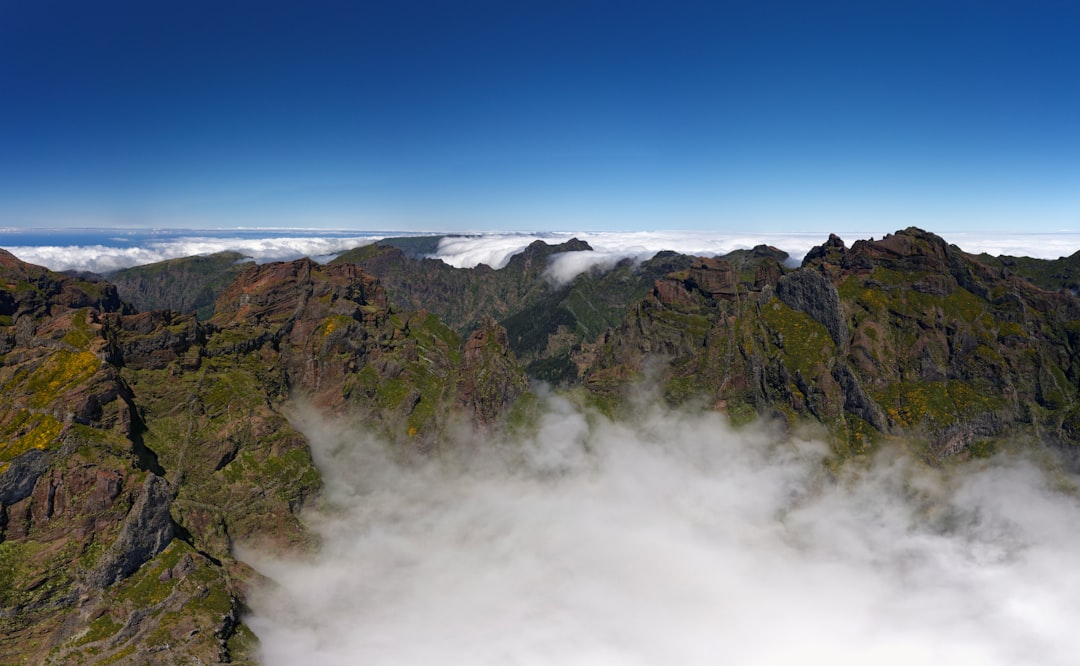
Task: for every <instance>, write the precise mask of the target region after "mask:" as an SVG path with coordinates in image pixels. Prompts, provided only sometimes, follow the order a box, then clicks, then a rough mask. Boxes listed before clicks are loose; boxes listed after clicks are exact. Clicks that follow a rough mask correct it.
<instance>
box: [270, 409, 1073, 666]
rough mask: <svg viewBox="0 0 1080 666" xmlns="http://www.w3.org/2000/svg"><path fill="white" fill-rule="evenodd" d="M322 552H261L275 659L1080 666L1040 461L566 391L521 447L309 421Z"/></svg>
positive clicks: (1068, 535) (1068, 578)
mask: <svg viewBox="0 0 1080 666" xmlns="http://www.w3.org/2000/svg"><path fill="white" fill-rule="evenodd" d="M299 425H300V426H301V427H302V428H303V429H304V430H305V431H306V432H307V433H308V434H309V436H310V437H311V439H312V444H313V448H314V453H315V456H316V460H317V462H318V463H319V465H320V467H321V468H322V469H323V471H324V474H325V477H326V481H327V499H328V501H329V504H330V505H331V508H328V509H326V510H324V512H323V513H322V514H320V515H311V516H309V518H310V520H311V524H312V525H313V527H314V529H316V530H317V531H318V532H319V534H320V535H321V536H322V538H323V540H324V541H323V546H322V548H321V550H320V552H319V553H318V554H317V555H316V556H314V557H313V558H312V559H311V560H310V561H303V562H285V561H276V560H272V559H259V558H258V557H256V556H255V555H254V554H252V555H251V557H252V558H253V561H254V562H255V563H256V566H257V568H259V569H260V570H261V571H262V572H264V573H265V574H267V575H269V576H270V577H271V578H272V579H273V580H274V581H275V582H276V585H275V586H271V587H269V588H266V589H263V590H262V591H261V592H258V593H257V594H256V595H255V596H254V598H253V599H252V605H253V608H254V616H253V617H251V618H249V622H250V624H251V626H252V627H253V629H254V630H255V631H256V633H257V634H258V635H259V637H260V639H261V641H262V652H263V654H262V658H263V662H264V663H265V664H267V665H268V666H275V665H279V664H281V665H285V664H288V665H291V664H298V663H303V664H328V665H338V664H341V665H344V664H368V665H391V664H392V665H394V666H412V665H430V664H470V665H471V666H486V665H492V666H494V665H500V666H501V665H504V664H518V665H523V666H528V665H533V664H537V665H539V664H558V665H560V666H562V665H567V664H570V665H574V664H580V665H583V666H584V665H588V666H603V665H607V664H613V665H620V666H621V665H653V664H655V665H657V666H666V665H668V664H680V665H695V664H702V665H706V664H707V665H710V666H711V665H714V664H724V663H729V664H792V663H802V664H830V665H833V664H853V665H859V666H863V665H865V664H902V665H905V666H906V665H908V664H946V663H956V664H970V665H987V666H996V665H998V664H1000V665H1013V664H1018V663H1028V664H1042V665H1047V666H1056V665H1061V666H1064V665H1065V664H1074V663H1075V660H1076V654H1077V650H1078V649H1080V634H1078V633H1077V632H1076V625H1077V622H1078V621H1080V569H1078V568H1077V567H1076V566H1075V558H1076V553H1078V552H1080V530H1077V525H1080V504H1078V502H1077V499H1076V497H1075V496H1074V495H1073V494H1070V493H1069V492H1063V491H1062V490H1060V488H1061V487H1064V486H1069V487H1070V488H1075V486H1074V483H1075V481H1076V479H1075V478H1073V477H1071V476H1068V477H1058V478H1056V479H1055V482H1054V483H1053V484H1052V483H1050V482H1049V481H1048V480H1047V478H1046V477H1045V476H1044V475H1043V474H1042V473H1041V472H1040V471H1039V470H1038V469H1037V467H1036V466H1035V465H1033V464H1032V463H1030V462H1026V461H1024V460H1015V459H1014V460H998V461H995V462H991V463H969V464H967V465H966V466H964V467H963V468H962V469H956V470H953V471H952V472H951V473H945V472H941V471H935V470H931V469H928V468H925V467H924V466H921V465H920V464H918V463H913V462H910V461H909V460H907V459H904V458H901V457H893V458H887V457H886V458H882V459H879V460H877V461H876V462H875V463H874V464H873V465H868V466H867V468H866V469H865V470H864V471H863V472H862V473H859V474H857V473H855V470H854V467H852V468H851V469H849V470H848V471H847V473H845V474H844V475H842V477H841V478H840V479H839V480H835V479H831V478H830V477H829V475H828V474H827V473H826V472H825V470H824V468H823V466H822V465H821V457H822V454H823V449H822V447H821V446H820V445H817V444H814V443H813V442H804V441H796V442H794V443H791V442H786V443H785V442H778V441H776V439H775V438H774V437H771V436H770V435H769V434H768V433H767V432H763V431H762V432H753V431H750V432H747V431H740V432H733V431H732V430H731V429H729V427H728V426H727V425H726V423H725V421H724V420H723V419H722V418H721V417H720V416H719V415H716V414H703V415H687V414H673V413H669V412H665V411H664V410H662V409H661V408H658V407H643V408H642V409H640V410H638V416H637V417H636V418H635V420H634V421H633V422H626V423H615V422H611V421H608V420H606V419H604V418H601V417H596V416H592V415H586V414H583V413H581V412H580V411H578V410H577V409H575V408H573V407H571V406H570V405H569V404H567V403H566V402H564V401H562V400H560V399H557V398H552V399H550V400H549V401H548V408H547V413H546V416H544V417H543V419H542V422H541V427H540V429H539V431H538V432H537V433H536V434H535V435H533V436H530V437H528V438H526V439H525V440H524V441H517V442H510V441H502V442H493V443H490V444H475V443H473V444H471V445H470V444H465V443H463V444H462V445H461V446H462V448H463V449H467V450H469V452H470V453H469V454H468V455H463V456H461V457H460V458H457V459H453V460H450V459H446V458H443V459H441V460H431V461H428V462H426V463H424V464H413V465H400V464H395V463H394V462H391V461H390V460H389V458H388V456H386V455H385V449H384V448H383V447H382V446H380V445H379V444H378V443H377V442H375V441H373V440H372V439H371V438H370V437H369V436H367V435H366V434H365V433H364V432H363V431H362V430H355V431H350V430H348V429H345V428H341V429H334V428H333V427H331V426H328V425H327V424H326V423H325V421H324V420H322V419H320V418H319V417H318V416H317V415H310V417H309V419H308V420H307V421H306V422H300V423H299Z"/></svg>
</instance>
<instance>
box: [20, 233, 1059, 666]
mask: <svg viewBox="0 0 1080 666" xmlns="http://www.w3.org/2000/svg"><path fill="white" fill-rule="evenodd" d="M419 242H420V241H415V242H414V245H416V243H419ZM420 246H422V244H421V245H417V247H420ZM588 251H590V248H589V247H588V245H587V244H585V243H582V242H580V241H571V242H569V243H566V244H562V245H556V246H551V245H546V244H544V243H540V242H538V243H534V244H533V245H532V246H530V247H529V248H527V249H526V250H525V251H524V252H522V253H521V254H519V255H517V256H515V257H514V258H513V259H512V260H511V261H510V262H509V263H508V265H507V266H506V267H504V268H502V269H499V270H494V269H491V268H488V267H485V266H481V267H478V268H476V269H456V268H452V267H450V266H447V265H446V264H444V263H442V262H441V261H437V260H433V259H425V258H422V257H419V256H415V253H410V252H405V251H402V250H401V249H400V248H395V247H392V246H382V245H373V246H368V247H364V248H358V249H357V250H354V251H352V252H349V253H346V254H345V255H343V256H341V257H339V258H338V259H337V260H335V261H334V262H332V263H330V264H325V265H322V264H318V263H316V262H313V261H311V260H308V259H301V260H297V261H291V262H277V263H271V264H263V265H255V264H253V263H237V259H238V257H231V256H229V257H219V258H215V259H213V260H212V261H204V260H202V259H198V260H196V259H192V260H178V261H174V262H168V263H167V264H164V265H155V266H152V267H147V268H146V270H144V271H143V272H142V273H140V274H139V275H140V276H142V277H139V278H138V279H139V280H148V281H145V282H141V283H138V284H142V285H143V287H142V288H140V289H139V290H137V291H138V293H140V294H141V297H145V298H146V299H149V300H144V301H140V302H141V303H142V307H141V308H139V309H141V310H143V311H141V312H139V311H137V309H136V308H135V307H134V306H132V305H129V304H128V303H127V302H125V301H124V300H122V298H121V296H122V295H123V293H124V292H123V291H122V290H118V289H117V287H116V286H114V285H112V284H110V283H109V282H107V281H102V280H95V279H90V278H87V277H86V276H82V277H76V276H64V275H60V274H57V273H53V272H51V271H48V270H46V269H44V268H40V267H35V266H30V265H28V264H24V263H23V262H20V261H19V260H17V259H16V258H15V257H13V256H11V255H10V254H7V253H6V252H2V251H0V386H2V387H3V395H4V397H5V398H6V400H5V401H4V404H3V405H0V663H9V662H10V663H20V661H21V662H23V663H57V664H59V663H88V664H90V663H121V664H141V663H149V662H151V661H162V660H164V661H166V662H169V663H230V662H231V663H245V662H250V661H251V660H253V659H254V655H255V652H254V650H253V647H252V646H253V644H254V637H253V636H252V635H251V633H250V632H249V631H248V630H247V628H246V627H245V625H244V624H243V611H244V599H245V595H246V594H247V590H248V588H249V586H250V585H252V584H254V583H255V582H256V581H257V576H256V575H255V574H254V572H252V571H251V570H250V569H249V568H248V567H247V566H246V565H244V564H243V563H242V562H240V561H238V560H237V558H236V555H235V545H236V544H237V543H245V542H246V543H252V542H259V543H262V544H263V545H264V546H265V547H267V548H271V549H275V550H284V551H303V550H305V549H309V548H315V547H317V544H316V543H314V542H313V538H312V536H311V535H310V533H308V532H307V530H306V529H305V528H304V526H303V523H302V522H301V521H300V520H299V514H300V512H301V511H302V510H303V509H304V507H310V506H312V505H313V504H316V503H317V502H318V498H319V491H320V488H321V478H320V475H319V472H318V470H317V469H316V467H315V466H314V464H313V463H312V459H311V453H310V451H309V449H308V444H307V441H306V440H305V438H304V436H303V435H302V434H301V433H299V432H297V431H296V430H295V429H294V428H293V427H292V426H291V425H290V422H289V419H288V414H289V410H290V409H291V406H292V405H294V404H296V401H297V400H302V401H304V403H305V404H310V405H313V406H315V407H317V408H318V409H320V410H323V411H324V412H326V413H332V414H335V415H338V416H341V417H346V418H352V419H356V420H357V421H358V422H362V423H364V424H365V427H367V428H371V429H374V430H375V431H376V432H377V433H378V434H379V435H380V436H381V437H382V438H383V439H385V440H387V441H388V442H391V443H392V445H393V446H396V447H398V448H399V449H400V450H401V451H403V452H405V451H409V452H419V453H421V454H425V453H428V454H430V452H433V451H438V450H439V449H440V448H441V447H444V446H446V445H447V441H448V440H447V438H446V433H447V432H448V431H450V430H451V429H454V428H460V427H462V425H463V423H464V425H466V426H467V427H472V428H475V429H476V431H477V432H478V433H482V432H484V431H486V430H492V429H497V428H500V427H503V426H504V424H506V423H507V421H508V420H509V421H510V422H512V424H513V427H528V423H527V422H528V409H527V404H528V401H529V400H528V399H529V396H530V392H529V383H528V382H529V379H530V378H532V379H533V380H544V381H548V382H551V383H553V384H555V385H557V386H560V387H562V390H564V391H565V394H566V395H567V396H569V397H570V398H571V399H573V400H578V401H580V402H582V403H585V404H587V405H591V406H592V407H594V408H595V409H597V410H599V411H600V412H603V413H608V414H617V413H618V412H619V410H620V409H624V408H628V407H627V402H626V396H627V395H629V394H631V393H633V391H634V390H635V389H634V387H635V385H636V383H637V382H640V381H642V379H643V378H645V377H648V378H649V380H650V381H652V382H655V383H656V384H657V385H658V387H659V389H660V390H661V392H662V394H663V396H664V398H665V399H666V400H667V401H668V402H669V403H671V404H674V405H688V406H689V405H695V406H697V408H706V409H716V410H720V411H723V412H726V413H727V414H728V415H729V417H730V418H731V419H732V420H733V421H734V422H736V423H743V422H746V421H749V420H751V419H755V418H762V417H763V418H769V419H773V420H775V421H778V422H780V423H783V424H786V425H787V427H789V428H792V429H795V428H804V427H808V426H809V427H812V428H816V429H817V431H818V432H819V434H820V435H821V436H822V437H823V438H825V439H826V440H827V441H829V442H830V443H831V445H832V447H833V451H834V457H833V461H834V462H835V463H836V464H842V461H843V460H845V459H847V458H849V457H852V456H859V455H863V454H865V453H867V452H869V451H872V450H873V449H875V448H876V447H880V446H888V445H890V443H893V442H899V441H901V440H902V441H903V442H905V445H907V446H914V447H916V448H917V449H918V451H919V452H920V455H922V457H923V458H924V459H925V460H927V461H928V462H931V463H938V462H940V461H942V460H946V459H949V460H961V459H964V458H967V457H972V456H982V455H987V454H989V453H991V452H992V451H994V450H995V448H996V447H997V446H998V444H999V443H1000V442H1001V441H1002V439H1003V438H1013V439H1017V438H1028V439H1029V440H1030V441H1032V442H1036V443H1050V444H1052V445H1055V446H1061V447H1073V446H1075V445H1076V444H1077V443H1078V442H1080V389H1078V387H1080V301H1078V299H1077V297H1076V296H1075V294H1074V293H1073V292H1072V291H1071V288H1070V287H1069V283H1068V280H1067V279H1066V278H1062V281H1061V282H1060V284H1059V283H1058V282H1053V281H1050V282H1047V281H1046V280H1050V279H1051V278H1049V277H1047V276H1052V275H1059V276H1064V275H1065V273H1066V268H1067V267H1064V266H1063V265H1058V264H1054V265H1053V266H1049V265H1044V264H1039V263H1037V262H1036V263H1033V262H1034V261H1035V260H1025V261H1019V260H1014V259H1009V258H999V259H998V260H991V259H988V258H986V257H981V256H975V255H970V254H967V253H965V252H963V251H962V250H961V249H960V248H957V247H955V246H951V245H948V244H947V243H945V242H944V241H943V240H942V239H941V238H939V237H937V236H935V235H933V234H930V233H927V232H924V231H922V230H919V229H915V228H909V229H906V230H903V231H899V232H897V233H895V234H891V235H889V236H887V237H885V238H882V239H880V240H876V241H875V240H867V241H857V242H855V243H854V244H853V245H851V246H850V247H848V246H847V245H846V244H845V243H844V242H843V241H842V240H841V239H840V238H838V237H835V236H831V237H830V238H829V239H828V240H827V241H825V242H824V243H823V244H822V245H821V246H819V247H816V248H814V249H813V250H811V251H810V252H809V253H808V254H807V255H806V257H805V258H804V260H803V262H802V265H801V266H799V267H797V268H796V267H793V266H791V265H790V264H789V263H788V257H787V255H786V254H785V253H783V252H782V251H780V250H777V249H775V248H770V247H766V246H759V247H757V248H754V249H752V250H743V251H738V252H734V253H731V254H729V255H726V256H723V257H687V256H683V255H678V254H675V253H670V252H664V253H660V254H658V255H656V256H655V257H653V258H652V259H650V260H648V261H644V262H641V263H635V262H631V261H624V262H621V263H619V264H617V265H615V266H614V267H612V268H609V269H606V270H595V271H590V272H586V273H584V274H582V275H579V276H578V277H577V278H575V279H574V280H572V281H570V282H568V283H562V284H560V283H556V282H554V281H552V280H551V279H549V277H548V276H547V275H546V271H547V268H548V265H549V263H548V262H549V261H550V260H551V259H552V257H553V256H555V255H557V254H559V253H565V252H588ZM1062 261H1065V260H1062ZM1025 274H1030V275H1028V276H1027V277H1024V275H1025ZM147 276H150V277H147ZM1033 276H1034V277H1033ZM1038 276H1043V277H1042V278H1040V279H1042V280H1043V281H1042V282H1041V283H1040V284H1042V285H1043V286H1039V285H1038V284H1036V282H1038V280H1036V279H1035V277H1038ZM128 277H131V276H130V275H129V276H128ZM151 277H152V279H150V278H151ZM173 279H175V280H177V281H179V283H181V284H182V285H183V289H182V290H181V291H183V292H184V293H187V294H202V295H203V296H202V297H200V298H202V301H199V302H196V301H194V300H192V301H190V302H188V301H184V302H185V303H187V305H186V306H185V307H186V309H187V311H186V312H182V311H177V310H174V309H171V308H169V307H159V306H161V305H167V304H169V303H174V301H171V300H169V298H172V296H169V297H168V298H166V297H165V294H168V293H169V290H168V288H167V287H168V285H169V284H170V281H171V280H173ZM1053 279H1058V278H1053ZM131 284H134V283H132V282H130V281H129V282H128V285H129V287H130V285H131ZM1045 286H1051V287H1055V288H1054V289H1044V288H1043V287H1045ZM155 294H157V295H158V296H155ZM207 295H210V296H212V301H213V308H212V310H206V309H203V310H202V311H201V312H199V314H198V316H197V315H196V311H197V310H199V308H201V307H203V306H202V305H199V303H201V302H204V301H205V300H206V297H207ZM155 298H160V299H161V301H162V302H161V303H158V302H157V301H155ZM147 306H149V308H147Z"/></svg>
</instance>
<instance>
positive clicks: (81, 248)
mask: <svg viewBox="0 0 1080 666" xmlns="http://www.w3.org/2000/svg"><path fill="white" fill-rule="evenodd" d="M398 235H404V234H402V233H397V232H379V233H366V232H357V233H356V234H355V235H349V234H342V233H340V232H336V233H334V234H320V233H319V232H315V231H313V232H311V233H310V234H307V235H305V234H303V233H293V234H290V235H284V234H275V233H274V232H273V231H272V230H268V231H267V232H266V235H265V236H261V237H259V236H252V234H251V233H250V232H248V233H246V234H244V235H230V234H229V233H228V232H214V233H206V234H202V235H200V234H195V233H193V234H191V235H169V236H167V237H164V238H158V239H149V240H147V241H146V242H145V243H143V244H141V245H138V246H132V245H131V244H130V243H116V244H113V243H108V242H101V243H93V244H81V245H80V244H64V243H63V242H62V236H60V237H57V238H56V239H54V241H53V242H50V244H47V245H21V246H4V247H5V249H7V250H8V251H10V252H12V253H13V254H14V255H15V256H17V257H19V258H20V259H22V260H23V261H27V262H30V263H33V264H38V265H41V266H46V267H48V268H51V269H53V270H57V271H64V270H79V271H92V272H95V273H109V272H112V271H116V270H119V269H122V268H129V267H131V266H138V265H143V264H149V263H154V262H158V261H164V260H166V259H175V258H179V257H189V256H194V255H206V254H211V253H214V252H222V251H226V250H230V251H235V252H240V253H241V254H244V255H245V256H247V257H250V258H252V259H254V260H256V261H258V262H268V261H282V260H291V259H296V258H299V257H303V256H307V257H312V258H313V259H315V260H317V261H328V260H329V259H332V258H333V257H334V256H336V255H338V254H340V253H342V252H345V251H346V250H350V249H352V248H354V247H358V246H361V245H368V244H370V243H373V242H375V241H377V240H380V239H381V238H386V237H389V236H398ZM433 235H434V234H433ZM839 235H840V237H841V238H843V239H844V241H845V242H846V243H847V244H848V245H849V246H850V245H851V244H852V243H853V242H855V241H857V240H861V239H866V238H872V237H875V236H874V235H873V234H868V233H859V232H848V233H840V234H839ZM876 237H877V238H880V237H881V234H878V235H877V236H876ZM944 237H945V239H946V240H947V241H948V242H950V243H955V244H957V245H959V246H960V247H961V248H962V249H964V250H966V251H968V252H974V253H978V252H989V253H990V254H995V255H997V254H1009V255H1019V256H1030V257H1040V258H1045V259H1056V258H1058V257H1061V256H1067V255H1071V254H1073V253H1074V252H1076V251H1077V250H1078V249H1080V234H1077V233H1071V232H1069V233H1067V232H1062V233H1058V234H1025V233H1015V234H993V233H986V234H976V233H970V232H968V233H953V234H946V235H945V236H944ZM571 238H578V239H580V240H584V241H586V242H588V243H589V245H590V246H591V247H592V248H593V250H594V251H593V252H590V253H580V252H571V253H564V254H559V255H555V256H553V257H552V259H551V261H550V264H549V269H548V275H549V277H550V278H551V279H552V280H554V281H555V282H565V281H568V280H570V279H572V278H573V277H574V276H576V275H578V274H580V273H582V272H584V271H587V270H589V269H592V268H607V267H610V266H613V265H614V264H615V263H617V262H619V261H620V260H623V259H631V260H635V261H641V260H644V259H648V258H649V257H652V256H653V255H654V254H656V253H657V252H659V251H661V250H673V251H676V252H682V253H684V254H691V255H699V256H714V255H718V254H726V253H728V252H731V251H732V250H737V249H748V248H752V247H754V246H756V245H762V244H764V245H771V246H774V247H777V248H779V249H781V250H784V251H785V252H787V253H788V254H790V255H791V260H792V261H793V262H798V261H800V260H801V259H802V257H803V255H805V254H806V252H807V251H808V250H809V249H810V248H812V247H814V246H815V245H820V244H822V243H823V242H825V240H826V239H827V238H828V234H827V233H818V232H790V233H775V232H774V233H767V232H708V231H686V232H679V231H642V232H544V233H535V234H528V233H498V232H489V233H478V234H469V235H457V236H447V237H445V238H444V239H443V240H442V241H441V242H440V244H439V247H438V250H437V251H436V252H435V253H434V254H433V255H432V256H434V257H437V258H439V259H442V260H443V261H445V262H446V263H448V264H450V265H452V266H457V267H459V268H465V267H473V266H476V265H478V264H481V263H483V264H487V265H489V266H492V267H493V268H501V267H503V266H505V265H506V263H507V262H508V261H509V260H510V257H511V256H513V255H514V254H516V253H518V252H521V251H522V250H523V249H525V248H526V247H527V246H528V245H529V244H530V243H532V242H533V241H536V240H543V241H545V242H547V243H553V244H554V243H561V242H564V241H567V240H570V239H571ZM4 240H5V239H4V236H3V235H0V243H3V242H4Z"/></svg>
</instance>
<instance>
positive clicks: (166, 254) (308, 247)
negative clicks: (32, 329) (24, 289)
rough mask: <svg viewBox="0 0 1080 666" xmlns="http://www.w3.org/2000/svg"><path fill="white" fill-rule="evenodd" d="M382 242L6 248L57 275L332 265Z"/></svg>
mask: <svg viewBox="0 0 1080 666" xmlns="http://www.w3.org/2000/svg"><path fill="white" fill-rule="evenodd" d="M381 237H382V236H362V235H358V236H354V237H350V238H340V237H323V236H301V237H277V236H273V235H269V236H267V237H266V238H231V237H215V236H185V237H178V238H169V239H167V240H161V241H152V242H149V243H147V244H146V245H145V246H142V247H116V246H110V245H66V246H65V245H40V246H31V247H9V248H5V249H7V250H8V251H9V252H11V253H12V254H14V255H15V256H16V257H18V258H19V259H22V260H23V261H26V262H29V263H31V264H37V265H39V266H46V267H48V268H50V269H52V270H54V271H66V270H80V271H92V272H94V273H109V272H111V271H116V270H120V269H121V268H130V267H132V266H141V265H143V264H152V263H155V262H158V261H165V260H167V259H177V258H180V257H191V256H195V255H200V254H202V255H205V254H213V253H215V252H225V251H234V252H240V253H241V254H243V255H244V256H247V257H250V258H252V259H254V260H255V261H258V262H268V261H285V260H291V259H298V258H300V257H312V258H313V259H317V260H318V259H322V260H329V259H332V258H333V257H334V256H337V255H338V254H341V253H342V252H345V251H346V250H351V249H352V248H354V247H358V246H361V245H369V244H371V243H373V242H375V241H376V240H378V239H379V238H381Z"/></svg>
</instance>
